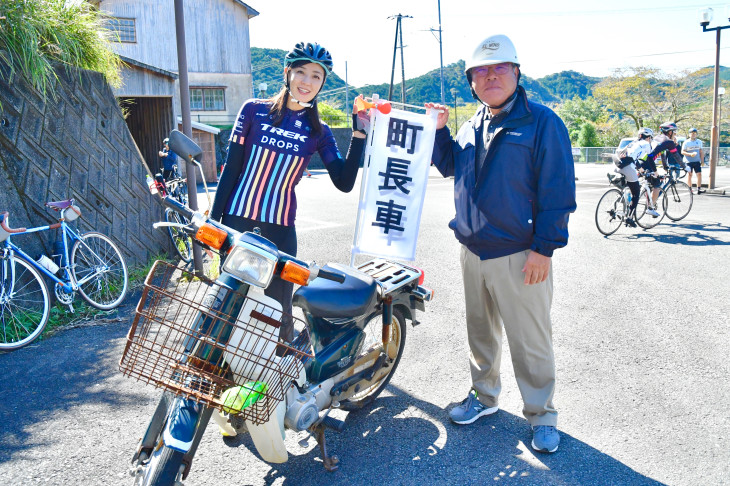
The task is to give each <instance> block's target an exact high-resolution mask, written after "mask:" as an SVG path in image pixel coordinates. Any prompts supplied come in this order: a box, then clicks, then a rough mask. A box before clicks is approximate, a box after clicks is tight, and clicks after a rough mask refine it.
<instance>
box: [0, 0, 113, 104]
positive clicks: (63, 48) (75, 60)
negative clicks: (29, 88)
mask: <svg viewBox="0 0 730 486" xmlns="http://www.w3.org/2000/svg"><path fill="white" fill-rule="evenodd" d="M3 17H4V18H3ZM103 21H104V18H103V16H102V14H100V13H99V12H98V11H97V10H95V9H94V8H93V7H92V6H91V5H90V4H89V3H88V2H85V1H81V0H73V1H71V0H0V60H2V61H4V63H5V64H7V65H8V66H9V72H8V73H3V72H0V76H3V77H5V76H7V79H6V80H7V81H8V82H12V80H13V77H14V76H16V75H17V74H21V75H22V76H23V77H25V78H26V79H27V80H28V81H29V82H30V83H31V84H32V85H33V86H34V87H35V88H36V89H37V90H38V91H40V92H41V93H42V94H43V96H46V95H47V94H48V93H50V94H52V95H54V94H55V93H54V91H53V89H54V85H55V81H56V78H57V76H56V73H55V71H54V65H57V64H60V65H62V66H65V67H66V68H70V67H73V68H81V69H88V70H92V71H98V72H100V73H102V74H104V76H105V77H106V79H107V81H108V82H109V83H110V84H111V85H112V86H115V87H117V86H119V85H120V83H121V77H120V74H119V68H120V60H119V57H118V56H117V55H116V54H115V53H114V52H112V51H111V49H110V48H109V42H110V39H109V37H110V34H109V32H108V31H107V30H105V29H104V28H103V25H102V24H103Z"/></svg>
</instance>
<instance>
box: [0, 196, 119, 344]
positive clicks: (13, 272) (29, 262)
mask: <svg viewBox="0 0 730 486" xmlns="http://www.w3.org/2000/svg"><path fill="white" fill-rule="evenodd" d="M46 207H48V208H51V209H53V210H54V211H59V212H60V218H59V222H58V223H55V224H52V225H48V226H38V227H35V228H28V229H26V228H15V229H13V228H11V227H10V226H9V223H8V217H9V215H8V212H7V211H6V212H2V213H0V351H10V350H14V349H18V348H21V347H23V346H26V345H28V344H30V343H31V342H33V341H34V340H35V339H36V338H37V337H38V336H40V334H41V333H42V332H43V329H44V328H45V327H46V324H48V317H49V314H50V309H51V296H50V292H49V289H48V284H47V283H46V280H45V279H44V278H43V276H44V275H45V276H46V277H48V278H49V279H50V280H52V281H53V282H55V286H54V292H55V295H56V299H57V300H58V301H59V302H60V303H62V304H64V305H67V306H69V308H70V309H71V311H72V312H73V300H74V295H75V293H76V292H77V291H78V292H79V293H80V294H81V297H83V299H84V300H85V301H86V302H88V303H89V304H90V305H92V306H94V307H96V308H98V309H102V310H109V309H113V308H115V307H117V306H118V305H119V304H121V303H122V301H123V300H124V297H125V295H126V294H127V287H128V285H129V278H128V274H127V264H126V263H125V261H124V257H123V256H122V252H121V251H120V250H119V248H118V247H117V245H116V244H115V243H114V242H113V241H112V240H111V239H110V238H109V237H107V236H106V235H104V234H102V233H99V232H95V231H91V232H88V233H84V234H81V233H78V232H77V230H74V229H73V228H72V227H71V226H70V225H69V223H70V222H72V221H75V220H76V219H78V218H79V216H81V210H80V209H79V207H78V206H76V205H75V204H74V200H73V199H68V200H65V201H58V202H49V203H46ZM50 229H60V235H61V240H60V241H61V243H62V244H61V245H60V246H59V248H58V250H59V254H57V255H53V258H49V257H47V256H46V255H42V256H41V257H40V258H39V259H38V261H36V260H34V259H33V258H31V257H30V256H29V255H28V254H27V253H25V252H24V251H23V250H22V249H20V247H18V246H17V245H15V244H14V243H13V242H11V241H10V237H11V235H12V236H18V235H22V234H30V233H36V232H40V231H47V230H50ZM54 251H56V250H55V249H54Z"/></svg>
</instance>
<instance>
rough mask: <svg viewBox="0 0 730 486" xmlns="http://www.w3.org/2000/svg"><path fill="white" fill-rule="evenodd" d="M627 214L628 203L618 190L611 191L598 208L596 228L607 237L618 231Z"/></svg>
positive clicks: (602, 197)
mask: <svg viewBox="0 0 730 486" xmlns="http://www.w3.org/2000/svg"><path fill="white" fill-rule="evenodd" d="M625 214H626V202H625V201H624V198H623V196H622V194H621V191H619V190H618V189H609V190H608V191H606V192H605V193H604V194H603V196H601V199H599V200H598V205H597V206H596V228H598V231H600V232H601V233H603V234H604V235H606V236H609V235H612V234H614V233H615V232H616V231H618V229H619V227H620V226H621V222H622V221H623V218H624V215H625Z"/></svg>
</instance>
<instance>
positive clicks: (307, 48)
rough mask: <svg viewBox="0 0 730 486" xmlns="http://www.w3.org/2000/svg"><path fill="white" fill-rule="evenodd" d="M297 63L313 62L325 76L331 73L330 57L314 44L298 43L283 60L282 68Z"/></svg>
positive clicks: (327, 52) (323, 49)
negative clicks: (322, 70)
mask: <svg viewBox="0 0 730 486" xmlns="http://www.w3.org/2000/svg"><path fill="white" fill-rule="evenodd" d="M297 61H307V62H314V63H317V64H319V65H320V66H322V68H323V69H324V73H325V75H328V74H330V73H331V72H332V56H331V55H330V53H329V51H328V50H327V49H325V48H324V47H322V46H320V45H319V44H317V43H316V42H307V43H306V44H305V43H304V42H299V43H297V45H295V46H294V49H292V50H291V51H289V52H288V53H287V55H286V57H285V58H284V66H285V67H289V66H291V65H292V64H293V63H295V62H297Z"/></svg>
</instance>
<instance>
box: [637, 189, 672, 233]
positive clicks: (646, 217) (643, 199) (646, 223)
mask: <svg viewBox="0 0 730 486" xmlns="http://www.w3.org/2000/svg"><path fill="white" fill-rule="evenodd" d="M665 197H666V195H665V194H664V191H662V190H659V196H657V200H656V204H655V205H654V206H656V207H655V208H654V210H655V211H656V212H657V213H658V214H659V215H658V216H654V215H652V214H649V213H648V212H647V211H649V210H650V209H651V207H650V203H649V201H651V194H647V192H646V189H645V188H642V189H641V193H640V194H639V204H637V205H636V223H637V224H638V225H639V226H641V227H642V228H644V229H651V228H653V227H654V226H656V225H658V224H659V223H660V222H661V221H662V219H664V208H666V207H667V206H666V204H667V203H666V202H665V201H663V199H664V198H665Z"/></svg>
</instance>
